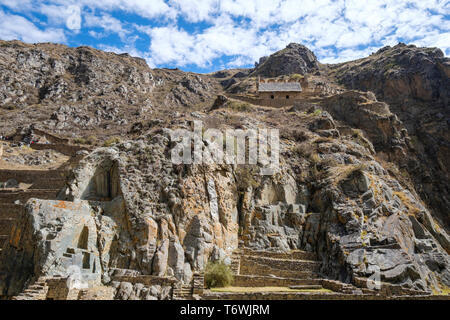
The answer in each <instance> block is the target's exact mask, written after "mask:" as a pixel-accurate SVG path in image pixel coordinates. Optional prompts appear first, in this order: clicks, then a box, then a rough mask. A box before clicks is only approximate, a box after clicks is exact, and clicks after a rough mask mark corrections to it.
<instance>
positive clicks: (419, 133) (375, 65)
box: [330, 44, 450, 228]
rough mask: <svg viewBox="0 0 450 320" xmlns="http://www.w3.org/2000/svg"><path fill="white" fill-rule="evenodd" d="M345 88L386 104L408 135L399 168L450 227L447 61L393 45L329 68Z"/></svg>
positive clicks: (432, 51) (429, 50) (434, 53)
mask: <svg viewBox="0 0 450 320" xmlns="http://www.w3.org/2000/svg"><path fill="white" fill-rule="evenodd" d="M330 68H331V69H332V74H333V75H334V76H336V78H337V79H338V81H339V82H340V83H342V84H344V85H345V86H346V87H348V88H352V89H358V90H363V91H372V92H374V93H375V94H376V96H377V98H378V99H379V100H381V101H385V102H387V103H389V105H390V108H391V110H392V112H393V113H394V114H395V115H397V117H398V118H399V120H400V121H402V123H403V125H404V127H405V129H407V132H408V135H409V139H410V140H409V145H410V148H409V150H408V152H407V153H406V154H405V155H406V157H403V156H400V157H396V156H393V155H392V154H391V155H389V156H388V158H392V161H393V162H395V163H397V164H399V166H400V167H402V168H404V170H405V174H406V172H407V174H409V176H410V178H411V180H412V181H414V185H415V189H416V191H417V192H418V193H420V195H421V198H422V199H423V201H425V202H426V203H427V205H428V206H429V207H430V208H431V209H432V210H433V211H434V213H435V215H437V216H438V217H439V218H440V219H441V221H442V222H443V223H444V224H445V226H446V228H448V227H449V226H450V216H449V214H448V213H449V212H450V194H449V189H448V186H449V182H450V180H449V178H450V176H449V171H448V165H447V164H448V159H449V157H450V149H449V147H450V145H449V141H450V136H449V125H450V78H449V75H450V59H449V58H445V57H444V55H443V53H442V51H441V50H439V49H437V48H417V47H416V46H414V45H409V46H407V45H405V44H398V45H396V46H394V47H385V48H382V49H380V50H379V51H378V52H376V53H374V54H372V55H371V56H370V57H367V58H364V59H360V60H357V61H353V62H350V63H344V64H340V65H335V66H331V67H330Z"/></svg>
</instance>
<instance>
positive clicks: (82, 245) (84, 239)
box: [78, 226, 89, 250]
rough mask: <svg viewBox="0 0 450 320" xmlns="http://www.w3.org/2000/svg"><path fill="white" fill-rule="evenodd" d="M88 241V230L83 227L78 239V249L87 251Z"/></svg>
mask: <svg viewBox="0 0 450 320" xmlns="http://www.w3.org/2000/svg"><path fill="white" fill-rule="evenodd" d="M88 240H89V229H88V227H86V226H84V227H83V230H82V231H81V234H80V238H79V239H78V248H79V249H84V250H87V248H88Z"/></svg>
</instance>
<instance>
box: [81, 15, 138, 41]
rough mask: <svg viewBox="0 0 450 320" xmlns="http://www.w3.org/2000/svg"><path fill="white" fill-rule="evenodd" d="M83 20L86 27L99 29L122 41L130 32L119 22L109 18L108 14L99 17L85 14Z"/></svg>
mask: <svg viewBox="0 0 450 320" xmlns="http://www.w3.org/2000/svg"><path fill="white" fill-rule="evenodd" d="M84 19H85V25H86V27H91V28H93V27H99V28H102V29H103V30H104V31H106V32H112V33H116V34H118V35H119V37H120V38H121V39H122V40H125V38H126V36H127V35H128V34H129V33H130V32H131V31H130V30H126V29H125V28H124V26H123V25H122V22H121V21H120V20H118V19H116V18H114V17H112V16H110V15H109V14H102V15H101V16H96V15H93V14H86V15H85V16H84ZM96 35H97V36H99V34H98V33H96ZM103 36H104V34H103Z"/></svg>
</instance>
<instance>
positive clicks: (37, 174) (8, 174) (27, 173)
mask: <svg viewBox="0 0 450 320" xmlns="http://www.w3.org/2000/svg"><path fill="white" fill-rule="evenodd" d="M65 175H66V171H65V170H58V169H56V170H1V171H0V182H6V181H8V180H10V179H14V180H16V181H17V182H19V183H27V184H33V183H35V182H36V181H44V178H45V179H46V178H50V179H63V178H64V177H65Z"/></svg>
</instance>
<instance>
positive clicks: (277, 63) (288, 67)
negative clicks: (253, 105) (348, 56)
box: [251, 43, 319, 77]
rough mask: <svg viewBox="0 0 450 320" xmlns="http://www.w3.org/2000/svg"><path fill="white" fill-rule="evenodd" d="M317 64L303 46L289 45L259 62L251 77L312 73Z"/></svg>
mask: <svg viewBox="0 0 450 320" xmlns="http://www.w3.org/2000/svg"><path fill="white" fill-rule="evenodd" d="M318 69H319V64H318V61H317V58H316V56H315V55H314V53H313V52H312V51H311V50H309V49H308V48H306V47H305V46H303V45H301V44H298V43H291V44H289V45H288V46H287V47H286V48H285V49H283V50H281V51H278V52H276V53H274V54H272V55H271V56H270V57H267V58H265V59H262V60H260V63H259V64H258V65H257V66H256V68H255V70H254V71H253V72H252V73H251V75H261V76H264V77H277V76H281V75H288V74H293V73H298V74H302V75H304V74H306V73H314V72H317V71H318Z"/></svg>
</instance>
